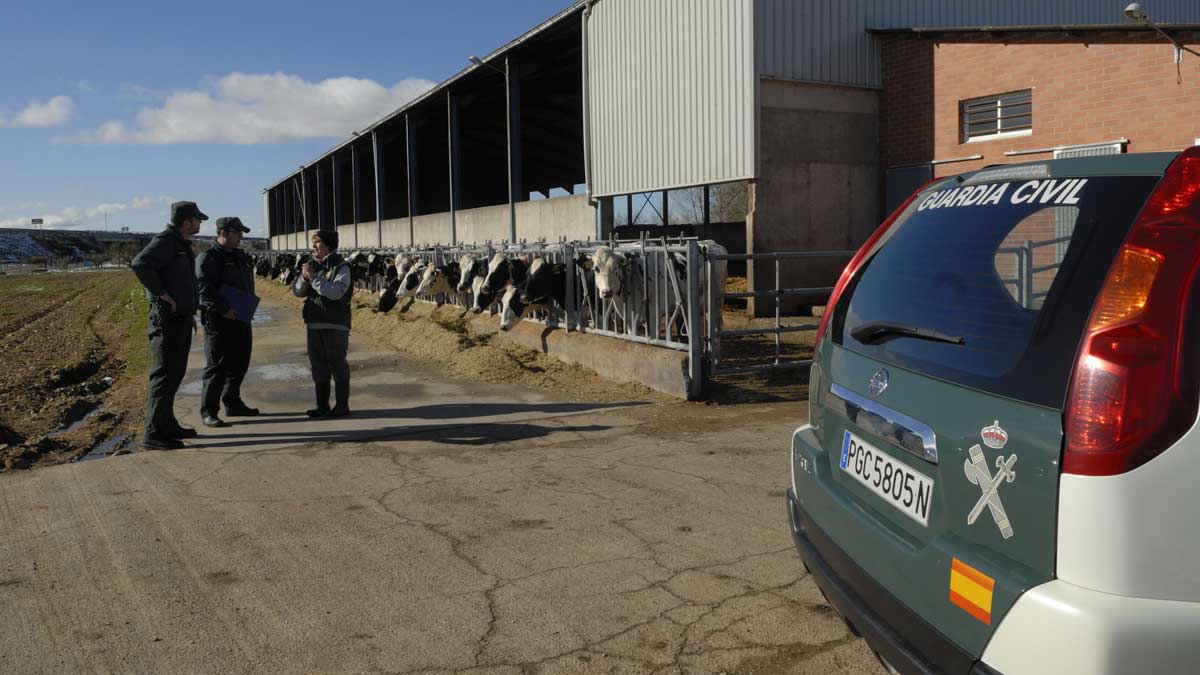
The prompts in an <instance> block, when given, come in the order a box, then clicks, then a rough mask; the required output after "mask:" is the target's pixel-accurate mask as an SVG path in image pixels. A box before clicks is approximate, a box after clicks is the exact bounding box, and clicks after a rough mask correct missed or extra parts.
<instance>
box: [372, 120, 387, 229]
mask: <svg viewBox="0 0 1200 675" xmlns="http://www.w3.org/2000/svg"><path fill="white" fill-rule="evenodd" d="M371 149H372V150H373V153H372V154H373V156H374V158H375V243H376V245H378V246H379V247H381V248H382V247H383V189H384V186H385V185H386V183H387V181H386V180H385V176H384V175H383V155H382V153H383V144H382V143H380V142H379V133H378V132H376V131H375V130H374V129H372V130H371Z"/></svg>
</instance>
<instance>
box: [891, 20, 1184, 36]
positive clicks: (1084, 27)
mask: <svg viewBox="0 0 1200 675" xmlns="http://www.w3.org/2000/svg"><path fill="white" fill-rule="evenodd" d="M1158 27H1159V28H1162V29H1163V30H1182V31H1200V24H1194V23H1162V24H1158ZM1153 31H1154V29H1153V28H1152V27H1150V26H1146V25H1138V24H1119V23H1114V24H1101V23H1086V24H1065V25H1058V26H912V27H909V28H868V29H867V32H868V33H872V34H875V35H896V34H918V35H920V34H929V33H968V34H969V33H1072V32H1091V33H1107V32H1120V33H1144V32H1153Z"/></svg>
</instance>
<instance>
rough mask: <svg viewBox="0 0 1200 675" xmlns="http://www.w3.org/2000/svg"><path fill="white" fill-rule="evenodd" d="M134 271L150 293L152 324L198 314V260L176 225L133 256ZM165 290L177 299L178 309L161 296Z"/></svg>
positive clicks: (155, 237)
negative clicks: (173, 307)
mask: <svg viewBox="0 0 1200 675" xmlns="http://www.w3.org/2000/svg"><path fill="white" fill-rule="evenodd" d="M132 267H133V273H134V274H135V275H137V278H138V281H140V282H142V285H143V286H145V287H146V290H147V291H148V292H149V293H150V321H151V323H152V324H155V323H158V322H160V321H170V320H172V319H190V318H192V315H194V314H195V313H196V307H197V305H198V304H199V297H198V294H197V292H196V262H195V254H194V253H192V245H191V243H189V242H188V240H187V239H184V238H183V235H181V234H179V231H178V230H176V229H175V228H174V227H168V228H167V229H165V230H163V231H162V232H159V233H158V234H157V235H155V236H154V239H151V240H150V243H149V244H146V248H143V249H142V250H141V252H140V253H138V254H137V255H136V256H135V257H134V259H133V264H132ZM164 292H166V293H168V294H169V295H170V296H171V298H172V299H174V300H175V310H174V311H172V310H171V306H170V305H168V304H167V303H165V302H163V301H162V300H160V299H159V297H158V296H160V295H162V294H163V293H164Z"/></svg>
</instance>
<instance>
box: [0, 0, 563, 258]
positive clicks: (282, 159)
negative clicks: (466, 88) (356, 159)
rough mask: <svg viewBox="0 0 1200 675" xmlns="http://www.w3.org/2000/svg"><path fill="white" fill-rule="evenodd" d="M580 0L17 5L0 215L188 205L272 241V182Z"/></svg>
mask: <svg viewBox="0 0 1200 675" xmlns="http://www.w3.org/2000/svg"><path fill="white" fill-rule="evenodd" d="M570 4H571V2H570V0H506V1H505V2H495V0H490V1H488V0H452V1H448V2H417V1H413V0H408V1H397V0H392V1H391V2H377V3H353V2H321V3H304V2H274V1H271V2H252V3H245V2H237V3H234V2H206V3H188V4H186V5H184V4H182V3H179V4H176V5H172V3H162V2H155V3H151V2H120V1H118V2H117V3H113V4H111V5H110V4H108V3H62V2H53V1H51V2H36V3H34V2H23V3H22V2H18V3H11V4H10V3H6V6H5V10H4V12H3V14H4V19H3V21H0V44H3V45H4V54H5V58H4V59H0V227H16V226H27V224H28V222H29V219H30V218H34V217H41V218H44V219H45V220H46V224H47V226H51V227H55V228H60V229H66V228H70V229H100V228H101V227H102V226H103V224H104V212H105V211H107V212H108V223H109V227H110V228H111V229H116V228H119V227H121V226H126V227H129V228H130V229H131V230H135V231H153V230H157V229H160V228H161V227H162V226H163V224H164V223H165V222H166V218H167V202H168V201H170V200H171V199H191V200H194V201H196V202H198V203H199V204H200V207H201V208H202V209H203V210H204V211H205V213H207V214H208V215H209V216H212V217H213V218H216V217H218V216H225V215H236V216H239V217H241V218H242V220H243V221H244V222H245V223H246V224H247V225H249V226H250V227H251V228H252V229H253V230H254V233H253V236H262V234H263V229H262V222H261V221H262V197H261V192H260V191H261V189H262V188H263V187H266V186H267V185H270V184H272V183H274V182H275V181H276V180H278V179H279V178H281V177H283V176H284V175H286V174H287V173H288V172H289V171H291V170H292V169H294V168H295V167H296V166H298V165H299V164H301V163H303V162H307V161H309V160H311V159H312V158H314V157H315V156H317V155H318V154H319V153H321V152H322V151H324V150H326V149H328V148H329V147H330V146H332V145H333V144H334V143H335V142H337V141H338V140H340V139H342V138H345V137H347V136H348V135H349V132H350V130H352V129H355V128H361V127H363V126H365V125H366V124H367V123H369V122H371V121H373V120H375V119H377V118H379V117H380V116H382V115H383V114H384V113H386V112H389V111H391V110H393V109H395V108H396V107H398V106H399V104H400V103H402V102H403V101H404V100H406V99H408V98H410V97H411V96H413V95H415V94H417V93H419V92H420V91H422V90H423V89H424V88H426V87H428V86H429V85H430V84H432V83H435V82H439V81H441V80H443V79H445V78H446V77H448V76H450V75H452V74H454V73H455V72H457V71H458V70H460V69H461V68H463V67H464V66H466V65H468V64H467V56H468V55H471V54H480V55H482V54H485V53H487V52H490V51H492V50H494V49H495V48H497V47H499V46H501V45H502V44H504V43H505V42H507V41H509V40H510V39H512V38H514V37H516V36H518V35H520V34H521V33H523V32H524V31H526V30H527V29H529V28H531V27H533V26H534V25H535V24H537V23H539V22H541V21H543V20H544V19H546V18H549V17H550V16H552V15H553V14H555V13H556V12H557V11H559V10H561V9H563V8H564V7H566V6H568V5H570ZM206 225H207V226H208V228H211V226H212V223H211V222H209V223H206ZM205 232H207V229H206V230H205Z"/></svg>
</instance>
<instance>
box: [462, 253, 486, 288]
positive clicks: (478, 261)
mask: <svg viewBox="0 0 1200 675" xmlns="http://www.w3.org/2000/svg"><path fill="white" fill-rule="evenodd" d="M458 269H459V273H460V274H459V279H458V285H457V286H456V287H455V290H457V291H458V292H459V293H466V292H467V291H469V290H471V283H472V282H473V281H474V280H475V277H482V276H486V275H487V261H485V260H483V259H482V258H480V257H479V256H477V255H475V254H474V253H464V254H462V256H461V257H460V258H459V259H458Z"/></svg>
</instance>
